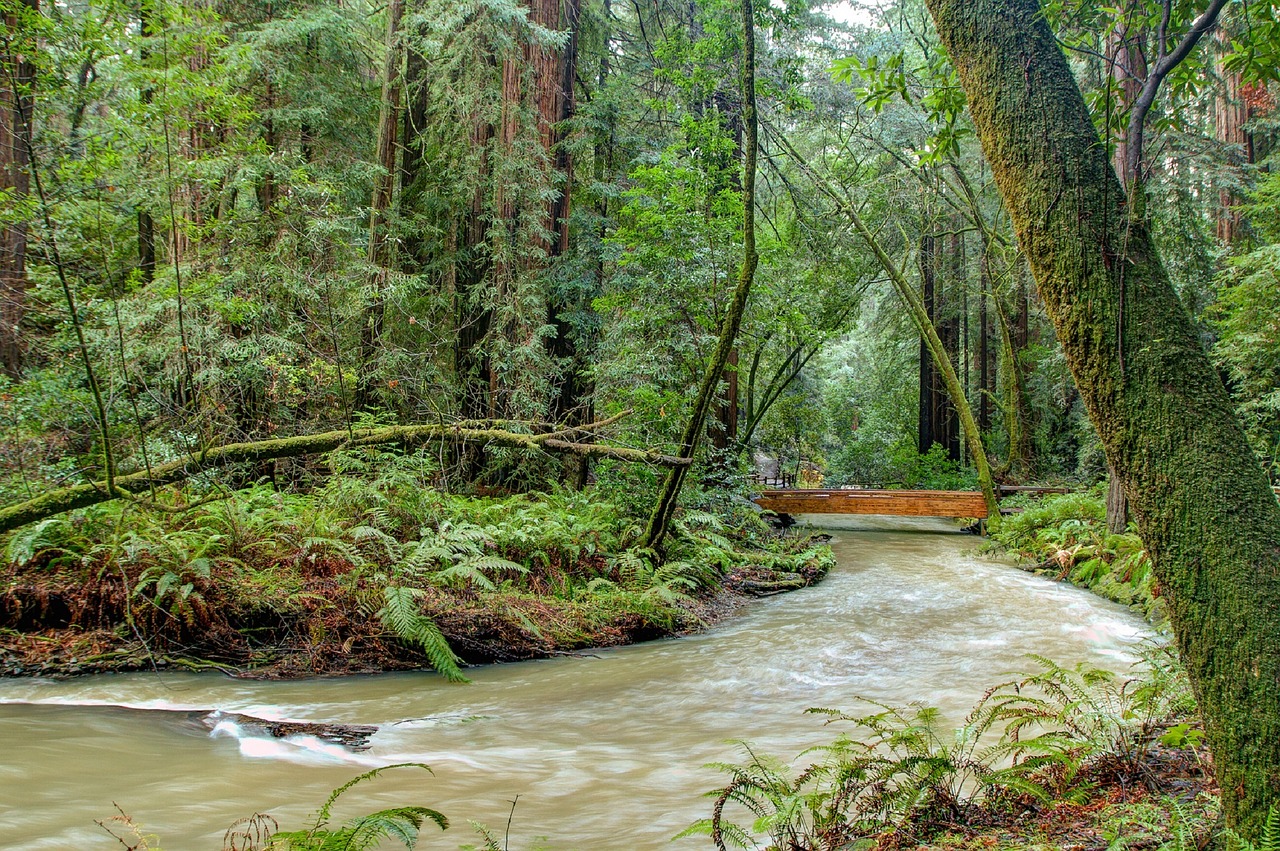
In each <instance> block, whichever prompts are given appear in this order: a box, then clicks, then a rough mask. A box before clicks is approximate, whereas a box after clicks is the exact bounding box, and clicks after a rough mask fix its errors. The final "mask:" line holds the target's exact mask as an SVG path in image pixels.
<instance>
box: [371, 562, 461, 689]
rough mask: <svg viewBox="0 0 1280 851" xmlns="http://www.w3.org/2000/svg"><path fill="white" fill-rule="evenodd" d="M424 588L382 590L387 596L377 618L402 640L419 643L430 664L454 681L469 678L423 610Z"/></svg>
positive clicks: (389, 588)
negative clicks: (421, 603)
mask: <svg viewBox="0 0 1280 851" xmlns="http://www.w3.org/2000/svg"><path fill="white" fill-rule="evenodd" d="M421 597H422V592H421V591H420V590H418V589H417V588H407V587H405V586H401V585H388V586H387V587H386V588H385V589H384V590H383V599H384V600H385V602H384V604H383V606H382V608H381V609H379V610H378V620H380V621H382V625H383V626H385V627H386V628H387V629H389V630H390V631H391V632H393V633H395V634H396V635H397V636H399V637H400V638H401V639H402V640H403V641H406V642H408V643H410V644H414V645H417V646H418V647H419V648H420V649H421V650H422V652H423V653H424V654H426V657H427V661H429V662H430V663H431V667H433V668H435V669H436V671H437V672H439V674H440V675H441V676H442V677H444V678H445V679H446V680H448V681H449V682H451V683H465V682H470V680H468V679H467V677H466V675H465V674H463V673H462V668H461V662H462V660H461V659H459V658H458V657H457V655H456V654H455V653H454V652H453V649H452V648H451V647H450V646H449V642H448V641H446V640H445V637H444V635H443V634H442V633H441V632H440V627H438V626H436V623H435V621H433V620H431V618H429V617H427V616H426V615H424V614H423V613H422V610H421V608H420V607H419V606H418V600H419V599H420V598H421Z"/></svg>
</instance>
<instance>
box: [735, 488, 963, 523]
mask: <svg viewBox="0 0 1280 851" xmlns="http://www.w3.org/2000/svg"><path fill="white" fill-rule="evenodd" d="M756 502H757V503H758V504H759V505H760V507H761V508H766V509H769V510H770V511H777V512H779V513H781V514H890V515H894V516H897V517H977V518H979V519H982V518H985V517H986V516H987V504H986V502H985V501H984V500H983V498H982V494H980V493H977V492H976V491H909V490H883V491H882V490H767V491H765V492H764V493H762V494H760V496H759V498H758V499H757V500H756Z"/></svg>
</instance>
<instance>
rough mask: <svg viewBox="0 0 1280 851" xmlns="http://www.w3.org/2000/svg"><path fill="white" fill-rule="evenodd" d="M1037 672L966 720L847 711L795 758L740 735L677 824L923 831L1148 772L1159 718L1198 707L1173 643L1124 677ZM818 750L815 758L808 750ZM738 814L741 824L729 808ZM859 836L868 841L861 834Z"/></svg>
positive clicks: (751, 830)
mask: <svg viewBox="0 0 1280 851" xmlns="http://www.w3.org/2000/svg"><path fill="white" fill-rule="evenodd" d="M1036 661H1037V662H1038V663H1039V664H1040V666H1041V668H1042V671H1041V672H1040V673H1037V674H1031V675H1028V676H1026V677H1023V678H1021V679H1018V680H1014V681H1010V682H1007V683H1004V684H1001V685H999V686H996V687H994V688H992V689H990V690H989V691H988V692H987V694H986V695H984V696H983V698H982V699H981V700H980V701H979V702H978V704H977V706H975V707H974V709H973V711H972V712H970V713H969V715H968V717H967V718H965V720H964V723H963V724H962V725H961V726H959V727H957V728H955V729H947V728H945V727H944V726H943V725H942V724H941V719H940V716H939V713H938V711H937V710H936V709H933V708H930V707H925V706H921V705H913V706H911V707H909V708H907V709H896V708H892V707H888V706H884V705H881V704H877V703H875V702H872V704H873V706H875V707H876V708H877V709H878V711H876V712H873V713H871V714H868V715H848V714H846V713H844V712H840V711H838V710H833V709H810V710H809V711H810V712H812V713H817V714H820V715H825V716H827V717H828V719H829V721H828V723H839V724H851V725H852V729H851V730H850V731H849V732H845V733H842V734H840V735H839V736H838V737H837V738H836V739H835V740H834V741H833V742H831V743H830V744H827V745H822V746H819V747H816V748H813V749H810V750H808V751H805V752H804V753H802V754H801V755H800V757H799V760H801V761H802V765H800V766H799V767H798V768H797V769H794V770H793V769H792V768H790V767H788V766H787V765H785V764H783V763H782V762H780V761H779V760H777V759H776V758H773V757H770V756H767V755H761V754H758V753H756V752H755V751H754V750H753V749H752V748H751V747H750V746H748V745H743V748H744V751H745V753H746V755H747V761H746V762H745V763H743V764H718V765H716V766H714V767H716V768H719V769H720V770H722V771H723V772H725V773H727V774H728V775H729V776H730V780H729V782H728V783H727V784H726V785H725V786H724V787H723V788H721V789H718V790H715V791H713V792H711V793H709V794H710V795H711V796H712V797H714V798H715V805H714V807H713V813H712V816H711V818H709V819H705V820H702V821H698V822H695V823H694V824H693V825H691V826H690V827H689V828H688V829H686V830H685V831H684V832H683V833H682V834H681V836H690V835H710V836H711V837H713V839H714V841H715V843H716V846H717V847H718V848H722V849H723V848H727V847H739V848H751V847H758V846H757V845H756V843H755V840H754V838H753V837H755V836H759V835H765V836H767V837H768V838H769V843H770V844H769V846H768V847H771V848H787V849H796V850H797V851H819V850H820V849H821V850H822V851H826V849H830V851H835V849H844V848H851V847H855V848H856V847H863V846H861V845H859V844H858V843H859V840H872V839H875V838H877V837H882V836H884V835H893V836H895V837H897V838H898V839H899V840H902V839H906V840H908V841H912V842H923V841H927V840H928V839H929V837H931V836H932V835H933V834H935V833H936V832H938V831H939V830H941V829H944V828H946V827H949V826H951V825H955V824H968V823H979V822H981V821H982V820H983V819H984V818H985V816H984V811H985V812H986V813H990V812H994V811H1004V810H1008V809H1009V808H1010V807H1011V806H1025V805H1026V804H1027V802H1034V803H1040V804H1044V803H1049V802H1051V801H1054V800H1064V799H1065V800H1083V799H1085V798H1086V797H1087V796H1088V793H1089V792H1090V790H1091V789H1092V787H1093V785H1094V784H1096V783H1098V782H1099V781H1101V780H1113V781H1118V782H1119V783H1121V784H1122V785H1124V784H1132V783H1135V782H1145V781H1151V782H1152V784H1153V785H1154V783H1155V778H1153V777H1151V776H1150V769H1151V766H1150V754H1151V750H1152V748H1153V747H1154V746H1155V742H1156V740H1157V739H1158V733H1159V731H1160V730H1162V729H1165V728H1167V727H1170V726H1171V722H1173V721H1174V720H1175V719H1178V718H1183V717H1189V715H1190V714H1191V713H1193V712H1194V703H1193V701H1192V700H1191V696H1190V689H1189V686H1188V684H1187V679H1186V675H1185V672H1184V671H1182V669H1181V668H1180V667H1179V666H1178V665H1177V663H1176V659H1175V657H1174V655H1173V652H1172V650H1170V649H1168V648H1153V649H1152V650H1151V651H1150V652H1148V653H1147V654H1146V656H1145V657H1144V659H1143V662H1142V663H1141V666H1140V668H1139V670H1138V673H1137V674H1136V675H1135V676H1134V677H1132V678H1130V679H1127V680H1123V681H1121V680H1119V679H1118V678H1117V677H1116V676H1115V675H1114V674H1112V673H1110V672H1108V671H1102V670H1099V669H1095V668H1089V667H1085V666H1083V665H1082V666H1079V667H1077V668H1074V669H1067V668H1063V667H1062V666H1059V665H1057V664H1055V663H1053V662H1051V661H1049V660H1047V659H1042V658H1036ZM815 755H816V757H817V758H816V759H814V757H815ZM739 813H745V814H747V815H749V816H751V817H752V820H751V821H750V822H749V823H740V822H739V821H737V819H739V818H740V817H741V816H740V815H739ZM866 847H870V846H869V845H868V846H866Z"/></svg>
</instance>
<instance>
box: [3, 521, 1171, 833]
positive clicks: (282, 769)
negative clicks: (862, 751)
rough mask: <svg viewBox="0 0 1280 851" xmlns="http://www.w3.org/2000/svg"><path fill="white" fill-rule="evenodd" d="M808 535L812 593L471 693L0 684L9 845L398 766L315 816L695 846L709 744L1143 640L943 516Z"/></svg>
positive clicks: (775, 735) (193, 812) (965, 690)
mask: <svg viewBox="0 0 1280 851" xmlns="http://www.w3.org/2000/svg"><path fill="white" fill-rule="evenodd" d="M823 520H824V521H830V522H831V523H833V524H834V528H827V529H823V531H826V532H830V533H831V534H834V535H835V540H833V541H832V542H831V548H832V552H833V553H834V555H835V557H836V560H837V564H836V566H834V567H833V568H832V570H831V571H830V573H829V574H828V575H827V577H826V578H825V579H824V580H823V581H822V582H821V583H819V584H817V585H815V586H813V587H810V588H807V589H802V590H800V591H798V592H796V593H790V594H780V595H776V596H772V597H768V598H765V599H762V600H760V601H759V602H758V603H754V604H752V605H750V606H747V607H746V608H745V609H743V610H742V611H741V612H740V613H739V614H738V615H737V616H735V617H732V618H728V619H725V620H723V621H722V622H721V623H720V624H719V625H717V626H716V627H714V628H712V629H710V630H706V631H702V632H699V633H696V634H693V635H689V636H686V637H682V638H679V639H676V640H670V641H657V642H646V643H642V644H636V645H632V646H624V647H614V648H608V649H603V650H598V651H591V652H586V653H581V654H575V655H568V656H556V657H552V658H548V659H543V660H538V661H532V662H520V663H515V664H508V665H490V666H485V667H481V668H475V669H468V671H467V673H468V675H469V676H471V677H472V680H473V683H472V684H471V685H469V686H466V687H461V688H459V687H454V686H450V685H449V684H447V683H445V682H444V681H443V680H442V678H440V677H438V676H436V675H435V674H432V673H429V672H403V673H389V674H380V675H372V676H354V677H333V678H310V679H300V680H289V681H260V680H247V679H231V678H227V677H223V676H221V675H217V674H208V673H206V674H195V673H188V672H176V671H174V672H166V673H162V674H160V675H156V674H150V673H134V674H122V675H116V676H107V677H96V676H90V677H76V678H72V679H68V680H63V681H56V682H52V681H47V680H45V679H41V678H29V677H28V678H10V679H5V680H0V749H3V750H4V751H5V753H6V754H7V755H8V760H7V764H8V765H10V766H21V771H15V772H14V773H12V774H6V773H4V772H2V771H0V800H4V801H6V802H7V803H8V804H9V806H10V810H9V812H7V813H6V818H7V819H8V820H9V821H10V822H11V823H12V825H11V828H10V831H9V833H8V834H7V836H8V841H10V842H11V843H13V844H15V845H17V844H21V846H22V847H23V848H26V849H29V850H30V851H37V850H38V849H39V850H40V851H42V849H62V848H72V847H74V848H85V849H90V848H99V847H100V848H106V847H110V845H111V844H112V843H111V842H110V841H109V837H106V836H105V834H103V833H102V831H101V830H100V829H99V828H97V826H96V825H95V824H94V823H93V819H94V818H105V817H107V816H110V815H111V814H112V813H113V809H112V806H111V804H112V801H116V802H118V803H119V804H120V805H121V806H122V807H124V808H125V809H126V810H127V811H128V812H129V813H131V814H132V815H133V816H134V817H135V819H137V820H138V821H140V822H142V823H143V824H144V825H145V827H146V830H147V832H148V833H155V834H158V835H159V837H160V839H161V845H162V846H163V847H165V848H189V849H202V848H218V847H221V841H222V832H223V831H224V830H225V829H226V827H227V826H228V825H229V824H230V823H231V822H232V821H234V820H235V819H237V818H239V817H242V816H246V815H248V814H250V813H253V812H255V811H257V812H269V813H271V814H272V815H273V816H275V817H277V818H278V819H279V821H280V823H281V824H282V825H288V826H297V825H300V824H304V823H305V820H306V818H307V816H308V814H309V813H311V812H313V811H314V809H315V807H316V805H317V804H318V803H319V802H321V801H323V800H324V798H325V797H326V796H327V794H328V793H329V791H330V790H332V789H334V788H336V787H337V786H339V785H341V784H343V783H345V782H346V781H348V780H350V779H351V778H352V777H353V776H354V775H355V774H357V773H359V772H361V771H364V770H367V769H369V768H374V767H378V766H383V765H388V764H393V763H399V762H414V761H417V762H424V763H426V764H428V765H430V766H431V768H432V770H433V772H434V774H433V775H426V774H425V772H404V773H401V772H393V773H389V774H387V775H384V776H383V777H380V778H378V780H377V781H375V782H373V783H370V784H361V786H359V787H356V788H355V789H353V790H351V792H350V793H348V794H347V795H344V798H343V801H344V808H342V809H341V810H340V811H339V812H337V813H336V814H335V816H336V817H337V818H338V819H346V818H348V817H350V816H352V815H359V814H363V813H367V812H371V811H373V810H376V809H380V808H382V807H385V806H388V805H390V804H421V805H425V806H430V807H434V808H436V809H439V810H440V811H441V812H443V813H445V814H446V815H448V816H449V817H450V819H451V820H452V821H453V823H454V827H453V828H451V829H450V830H449V831H448V832H447V833H446V834H444V835H442V836H437V837H434V838H432V839H431V841H430V842H426V843H424V844H426V845H427V847H441V848H452V847H457V846H458V845H459V844H462V843H464V842H467V841H471V842H475V841H476V838H475V836H474V834H472V833H471V832H470V831H469V829H468V828H467V826H466V822H467V820H468V819H473V818H474V819H477V820H479V821H482V822H484V823H486V824H488V825H490V826H491V827H496V828H498V829H499V830H500V831H504V830H505V827H504V826H505V825H506V824H507V819H508V817H509V816H511V809H512V804H511V802H512V801H513V800H516V796H519V797H518V803H517V805H516V807H515V813H514V816H513V817H512V823H511V835H510V843H509V847H510V848H512V849H532V848H536V847H545V848H555V849H557V851H571V849H596V848H619V847H626V848H630V849H636V851H659V849H663V848H671V847H677V848H679V847H687V848H706V847H708V844H707V842H706V841H705V839H704V840H702V841H701V842H699V841H697V840H692V839H690V840H681V841H680V842H678V843H676V845H675V846H672V845H671V843H670V839H671V837H672V836H674V835H675V834H677V833H679V832H680V831H681V830H682V829H684V828H685V827H686V826H688V825H689V824H690V823H691V822H693V821H694V820H696V819H698V818H702V817H705V816H707V815H708V813H709V812H710V809H711V805H712V801H711V800H709V799H707V798H705V797H703V795H702V793H704V792H706V791H707V790H709V789H711V788H713V787H714V786H716V785H717V783H718V782H720V779H721V775H720V773H719V772H718V771H717V770H716V769H714V768H709V767H707V765H708V764H709V763H724V762H733V761H738V760H740V759H741V757H742V750H741V746H740V745H738V744H735V743H734V742H733V741H730V740H741V741H747V742H750V743H751V746H752V747H753V748H754V749H756V751H757V752H759V753H772V754H780V755H794V754H798V753H800V752H801V751H803V750H805V749H806V748H808V747H812V746H815V745H820V744H824V743H828V742H830V740H831V738H832V736H833V734H834V732H835V731H833V730H832V729H831V728H830V727H828V726H825V725H824V720H825V719H823V718H821V717H818V716H814V715H811V714H806V712H805V710H806V709H808V708H809V707H813V706H835V707H839V708H842V709H846V710H848V711H857V710H858V708H859V707H860V706H861V707H865V706H866V705H867V704H866V703H865V701H866V700H873V701H878V702H881V703H885V704H889V705H894V706H906V705H909V704H911V703H913V702H921V703H927V704H928V705H931V706H936V707H938V708H939V711H940V713H941V718H942V722H943V723H945V724H959V723H961V722H962V721H963V719H964V717H965V716H966V714H967V713H968V712H969V710H970V709H971V707H972V706H973V703H974V702H975V701H976V700H977V699H978V698H979V697H980V696H981V694H982V692H983V691H984V690H985V689H987V688H988V687H990V686H991V685H992V684H994V683H996V682H1000V681H1001V680H1003V679H1006V678H1007V677H1008V674H1009V672H1010V671H1014V670H1026V669H1028V667H1029V666H1030V665H1031V662H1030V661H1029V659H1028V657H1027V655H1026V654H1028V653H1034V654H1038V655H1042V656H1046V657H1050V658H1054V659H1057V660H1059V661H1061V662H1062V663H1063V664H1065V665H1074V664H1075V663H1077V662H1086V663H1087V664H1089V665H1091V666H1098V667H1107V668H1110V669H1111V670H1115V671H1126V670H1127V669H1128V666H1129V663H1130V661H1131V660H1132V659H1133V658H1135V655H1134V654H1135V652H1136V649H1137V648H1138V647H1139V646H1140V644H1141V642H1142V641H1143V639H1144V638H1146V637H1147V636H1149V635H1150V632H1149V630H1147V628H1146V627H1145V626H1144V624H1143V623H1142V621H1141V620H1140V619H1139V618H1137V617H1136V616H1134V615H1133V614H1132V613H1130V612H1128V611H1126V610H1125V609H1123V608H1122V607H1120V606H1116V605H1115V604H1112V603H1109V602H1107V601H1104V600H1101V599H1099V598H1097V597H1096V596H1094V595H1092V594H1089V593H1088V592H1086V591H1083V590H1080V589H1076V588H1072V587H1069V586H1065V585H1061V584H1055V583H1052V582H1049V581H1047V580H1045V579H1043V578H1040V577H1037V576H1034V575H1030V574H1027V573H1023V572H1021V571H1018V570H1016V569H1014V568H1012V567H1011V566H1009V565H1008V564H1006V563H1003V562H1001V561H998V560H993V559H989V558H985V557H983V556H981V555H980V554H979V553H978V552H977V550H978V548H979V546H980V541H979V540H978V539H977V538H975V537H973V536H971V535H962V534H956V533H954V532H953V531H952V529H953V527H952V526H950V524H947V523H943V522H940V521H933V520H911V519H907V520H888V519H879V518H855V517H832V518H823ZM157 709H170V710H173V709H182V710H186V709H192V710H201V711H209V710H212V709H219V710H221V711H223V712H226V713H243V714H246V715H252V716H256V717H260V718H280V719H291V720H299V721H314V722H329V723H339V724H353V725H355V724H368V725H376V726H378V728H379V730H378V732H377V733H376V734H375V735H374V736H373V737H372V738H371V739H370V744H371V747H370V749H369V750H367V751H364V752H361V753H351V752H346V751H345V750H344V749H339V748H329V747H324V746H321V745H318V744H317V743H315V742H314V741H308V740H307V739H305V738H285V739H275V738H271V737H268V736H265V735H257V734H253V733H246V732H238V733H234V734H232V732H231V731H227V732H223V733H220V734H219V735H218V736H217V737H211V736H210V732H209V730H208V729H207V728H205V727H202V726H194V725H190V724H188V723H186V722H185V721H184V720H182V719H181V718H180V716H179V715H178V714H177V713H173V712H169V713H165V714H163V715H158V714H157V713H156V712H155V711H154V710H157ZM811 758H812V757H810V759H811ZM539 837H545V840H543V841H541V842H540V840H539ZM117 847H118V845H117Z"/></svg>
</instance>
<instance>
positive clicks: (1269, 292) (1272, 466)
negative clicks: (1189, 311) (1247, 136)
mask: <svg viewBox="0 0 1280 851" xmlns="http://www.w3.org/2000/svg"><path fill="white" fill-rule="evenodd" d="M1271 184H1275V186H1276V187H1278V188H1272V189H1271V190H1270V191H1271V193H1272V194H1273V195H1274V194H1277V192H1280V180H1277V179H1276V178H1275V177H1274V176H1273V177H1272V178H1271V179H1270V181H1269V184H1268V186H1271ZM1266 197H1270V196H1266ZM1268 206H1269V207H1272V206H1276V205H1275V203H1274V202H1271V203H1269V204H1268ZM1278 282H1280V244H1272V245H1267V246H1264V247H1261V248H1258V249H1257V250H1255V251H1252V252H1249V253H1248V254H1245V255H1242V256H1240V257H1238V258H1235V259H1234V260H1233V261H1232V264H1231V266H1230V267H1229V268H1228V269H1227V270H1226V272H1225V273H1224V274H1223V276H1222V280H1221V286H1220V288H1219V294H1218V301H1217V303H1216V304H1215V305H1214V306H1213V309H1212V310H1211V312H1210V316H1211V318H1212V320H1213V323H1214V326H1215V328H1216V330H1217V332H1218V339H1217V341H1216V342H1215V343H1214V346H1213V354H1214V358H1215V360H1216V361H1217V363H1218V365H1219V367H1220V368H1222V369H1223V370H1225V371H1226V373H1227V375H1228V376H1229V378H1230V389H1231V391H1232V395H1233V396H1234V397H1235V400H1236V403H1237V405H1238V406H1239V408H1238V410H1239V412H1240V416H1241V418H1242V419H1243V420H1244V423H1245V428H1246V431H1247V433H1248V435H1249V439H1250V442H1251V443H1252V444H1253V448H1254V451H1255V452H1257V454H1258V459H1259V461H1261V463H1262V465H1263V468H1264V469H1266V470H1267V472H1268V474H1269V475H1270V476H1271V479H1272V482H1273V483H1274V482H1280V285H1278Z"/></svg>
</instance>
